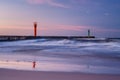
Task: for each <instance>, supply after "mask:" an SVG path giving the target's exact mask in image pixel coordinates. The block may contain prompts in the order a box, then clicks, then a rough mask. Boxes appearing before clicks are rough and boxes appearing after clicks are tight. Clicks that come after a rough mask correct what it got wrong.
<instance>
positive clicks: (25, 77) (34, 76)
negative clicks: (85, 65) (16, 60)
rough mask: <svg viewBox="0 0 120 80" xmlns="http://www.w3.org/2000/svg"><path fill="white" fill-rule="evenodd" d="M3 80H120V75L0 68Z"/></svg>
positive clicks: (0, 75)
mask: <svg viewBox="0 0 120 80" xmlns="http://www.w3.org/2000/svg"><path fill="white" fill-rule="evenodd" d="M0 79H1V80H120V75H112V74H89V73H78V72H45V71H25V70H12V69H3V68H0Z"/></svg>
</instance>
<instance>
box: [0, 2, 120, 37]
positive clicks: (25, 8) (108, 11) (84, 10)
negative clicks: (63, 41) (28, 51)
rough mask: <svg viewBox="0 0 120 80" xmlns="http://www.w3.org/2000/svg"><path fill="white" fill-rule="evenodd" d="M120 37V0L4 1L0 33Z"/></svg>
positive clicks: (1, 9)
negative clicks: (88, 34)
mask: <svg viewBox="0 0 120 80" xmlns="http://www.w3.org/2000/svg"><path fill="white" fill-rule="evenodd" d="M33 22H37V23H38V30H39V31H38V35H40V36H41V35H42V36H43V35H67V36H71V35H72V36H73V35H76V36H78V35H80V36H82V35H87V30H88V29H91V31H92V35H95V36H96V37H120V0H0V35H33Z"/></svg>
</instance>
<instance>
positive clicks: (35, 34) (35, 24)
mask: <svg viewBox="0 0 120 80" xmlns="http://www.w3.org/2000/svg"><path fill="white" fill-rule="evenodd" d="M34 37H37V22H34Z"/></svg>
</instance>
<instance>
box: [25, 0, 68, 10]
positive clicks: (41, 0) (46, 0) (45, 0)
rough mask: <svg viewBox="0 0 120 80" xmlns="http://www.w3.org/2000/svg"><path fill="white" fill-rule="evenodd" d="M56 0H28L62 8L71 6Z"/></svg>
mask: <svg viewBox="0 0 120 80" xmlns="http://www.w3.org/2000/svg"><path fill="white" fill-rule="evenodd" d="M55 1H56V0H27V2H28V3H30V4H37V5H40V4H48V5H50V6H55V7H60V8H69V7H68V6H67V5H64V4H62V3H58V2H55Z"/></svg>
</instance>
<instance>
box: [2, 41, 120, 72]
mask: <svg viewBox="0 0 120 80" xmlns="http://www.w3.org/2000/svg"><path fill="white" fill-rule="evenodd" d="M33 61H35V62H36V68H35V69H33V68H32V62H33ZM0 68H9V69H19V70H34V71H59V72H83V73H97V74H120V39H111V40H110V41H107V40H105V39H96V40H93V39H89V40H88V39H74V40H71V39H35V40H23V41H13V42H0Z"/></svg>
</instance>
